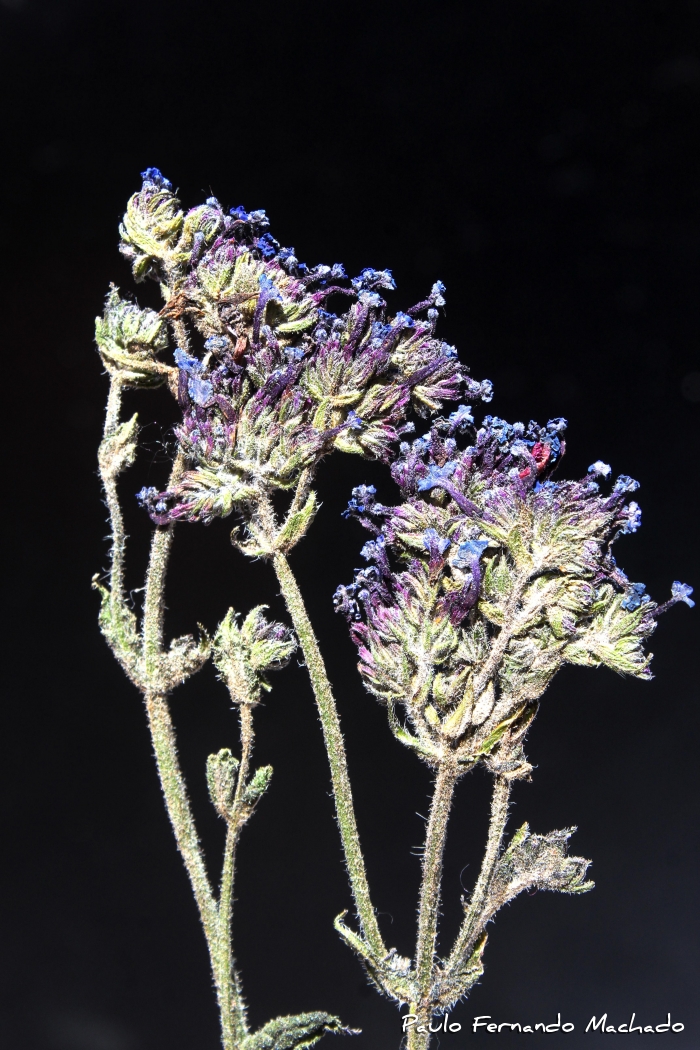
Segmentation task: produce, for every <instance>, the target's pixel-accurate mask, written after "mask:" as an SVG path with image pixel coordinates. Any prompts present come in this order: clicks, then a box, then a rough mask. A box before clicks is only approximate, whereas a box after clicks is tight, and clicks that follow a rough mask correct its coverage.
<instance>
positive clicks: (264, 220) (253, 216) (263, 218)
mask: <svg viewBox="0 0 700 1050" xmlns="http://www.w3.org/2000/svg"><path fill="white" fill-rule="evenodd" d="M248 221H249V222H251V223H253V225H254V226H259V227H260V228H261V229H265V228H266V227H267V226H269V225H270V220H269V219H268V217H267V215H266V214H265V212H264V211H263V210H262V208H258V210H257V211H252V212H251V213H250V215H249V216H248Z"/></svg>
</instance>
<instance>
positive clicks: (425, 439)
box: [403, 434, 430, 456]
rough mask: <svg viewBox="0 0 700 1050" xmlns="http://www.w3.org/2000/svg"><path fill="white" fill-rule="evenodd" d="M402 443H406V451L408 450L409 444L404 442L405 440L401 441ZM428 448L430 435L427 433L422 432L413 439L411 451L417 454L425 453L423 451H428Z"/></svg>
mask: <svg viewBox="0 0 700 1050" xmlns="http://www.w3.org/2000/svg"><path fill="white" fill-rule="evenodd" d="M403 444H405V445H406V452H408V450H409V447H410V446H409V445H408V444H406V442H403ZM429 448H430V435H428V434H423V436H422V437H418V438H416V439H415V441H414V442H413V451H414V452H415V453H416V455H417V456H423V455H425V453H426V452H427V451H428V449H429Z"/></svg>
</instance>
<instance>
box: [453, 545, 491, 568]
mask: <svg viewBox="0 0 700 1050" xmlns="http://www.w3.org/2000/svg"><path fill="white" fill-rule="evenodd" d="M488 545H489V541H488V540H467V541H466V542H465V543H460V545H459V547H458V548H457V552H456V554H455V555H454V557H453V558H452V564H453V565H454V566H455V567H456V568H457V569H469V568H471V565H472V561H473V559H474V558H477V559H478V558H480V557H481V555H482V554H483V553H484V551H485V550H486V548H487V547H488Z"/></svg>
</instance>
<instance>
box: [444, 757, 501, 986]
mask: <svg viewBox="0 0 700 1050" xmlns="http://www.w3.org/2000/svg"><path fill="white" fill-rule="evenodd" d="M510 791H511V782H510V780H508V779H507V778H506V777H501V776H497V777H496V778H495V780H494V785H493V795H492V798H491V820H490V823H489V833H488V838H487V840H486V852H485V853H484V859H483V861H482V863H481V871H480V872H479V878H478V879H477V882H476V886H475V887H474V892H473V893H472V896H471V900H470V901H469V907H468V908H467V911H466V914H465V916H464V920H463V922H462V926H461V929H460V931H459V934H458V935H457V940H456V941H455V945H454V948H453V949H452V952H451V954H450V958H449V959H448V961H447V969H448V970H449V969H451V968H452V967H453V966H455V965H457V963H458V962H459V961H460V960H461V959H464V958H466V956H467V955H468V954H469V953H470V952H471V950H472V948H473V947H474V943H475V941H476V939H477V937H478V935H479V933H480V932H481V925H482V924H481V919H482V916H483V912H484V906H485V904H486V902H487V898H488V890H489V884H490V882H491V879H492V877H493V872H494V868H495V867H496V862H497V861H498V858H499V856H500V853H501V843H502V842H503V832H504V830H505V826H506V821H507V820H508V800H509V799H510Z"/></svg>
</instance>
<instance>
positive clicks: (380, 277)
mask: <svg viewBox="0 0 700 1050" xmlns="http://www.w3.org/2000/svg"><path fill="white" fill-rule="evenodd" d="M350 283H351V284H352V286H353V288H354V289H355V291H356V292H359V291H361V290H363V289H374V288H386V289H387V290H388V291H392V290H393V289H394V288H396V285H395V284H394V278H393V277H392V275H391V270H373V269H372V268H371V267H367V268H366V269H365V270H363V271H362V273H361V274H360V276H359V277H353V279H352V281H351V282H350Z"/></svg>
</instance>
